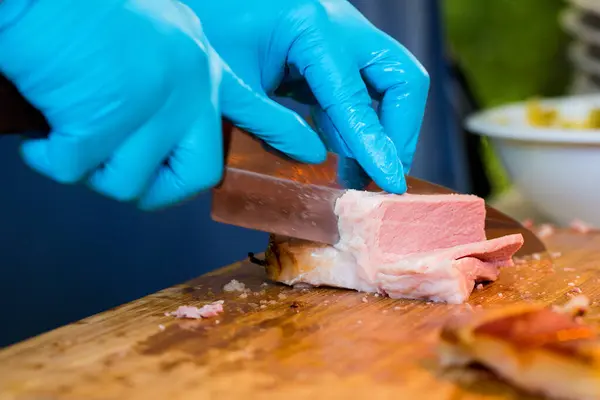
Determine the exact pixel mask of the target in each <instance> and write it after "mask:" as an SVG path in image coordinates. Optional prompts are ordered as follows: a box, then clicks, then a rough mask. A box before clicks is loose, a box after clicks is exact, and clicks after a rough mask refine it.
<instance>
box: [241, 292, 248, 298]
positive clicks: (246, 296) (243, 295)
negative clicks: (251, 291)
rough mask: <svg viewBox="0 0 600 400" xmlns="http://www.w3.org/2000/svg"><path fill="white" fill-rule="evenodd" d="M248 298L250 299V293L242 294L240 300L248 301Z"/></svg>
mask: <svg viewBox="0 0 600 400" xmlns="http://www.w3.org/2000/svg"><path fill="white" fill-rule="evenodd" d="M247 298H248V293H242V294H240V299H247Z"/></svg>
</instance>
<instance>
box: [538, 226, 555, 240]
mask: <svg viewBox="0 0 600 400" xmlns="http://www.w3.org/2000/svg"><path fill="white" fill-rule="evenodd" d="M554 232H555V229H554V225H552V224H542V225H540V227H539V228H538V230H537V232H536V233H537V235H538V237H539V238H540V239H544V238H547V237H549V236H552V235H554Z"/></svg>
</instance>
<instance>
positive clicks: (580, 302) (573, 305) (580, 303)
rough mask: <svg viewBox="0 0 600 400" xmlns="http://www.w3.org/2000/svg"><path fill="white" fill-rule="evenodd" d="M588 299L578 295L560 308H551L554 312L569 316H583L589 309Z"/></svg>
mask: <svg viewBox="0 0 600 400" xmlns="http://www.w3.org/2000/svg"><path fill="white" fill-rule="evenodd" d="M590 305H591V302H590V299H589V298H588V297H587V296H585V295H583V294H580V295H578V296H574V297H572V298H571V299H570V300H569V301H568V302H566V303H565V304H563V305H562V306H553V307H552V309H553V310H554V311H556V312H561V313H565V314H570V315H576V316H581V315H584V314H585V313H586V312H587V311H588V310H589V308H590Z"/></svg>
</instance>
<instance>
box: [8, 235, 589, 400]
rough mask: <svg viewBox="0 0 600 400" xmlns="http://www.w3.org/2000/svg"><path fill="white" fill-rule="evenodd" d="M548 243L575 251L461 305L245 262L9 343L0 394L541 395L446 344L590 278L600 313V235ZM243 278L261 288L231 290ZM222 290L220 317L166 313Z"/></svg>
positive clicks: (538, 263) (518, 269)
mask: <svg viewBox="0 0 600 400" xmlns="http://www.w3.org/2000/svg"><path fill="white" fill-rule="evenodd" d="M546 243H547V244H548V246H549V249H550V250H551V251H552V252H562V255H561V256H560V257H558V258H555V259H552V258H551V257H549V256H548V255H544V256H543V257H542V259H541V260H530V261H527V262H526V263H523V264H519V265H516V266H515V267H511V268H507V269H505V270H503V272H502V274H501V278H500V280H499V281H498V282H496V283H493V284H490V285H487V286H485V287H483V288H482V289H480V290H475V291H474V292H473V294H472V296H471V299H470V301H469V304H468V305H460V306H449V305H441V304H428V303H423V302H417V301H404V300H391V299H388V298H382V297H375V296H373V295H367V296H365V295H364V294H361V293H357V292H352V291H344V290H336V289H318V290H317V289H313V290H301V289H293V288H289V287H284V286H281V285H277V284H273V283H264V272H263V270H262V269H261V267H259V266H256V265H253V264H250V263H248V262H241V263H238V264H234V265H232V266H229V267H226V268H223V269H220V270H218V271H216V272H214V273H211V274H208V275H204V276H202V277H200V278H198V279H196V280H194V281H191V282H189V283H187V284H184V285H180V286H176V287H172V288H169V289H166V290H163V291H161V292H158V293H156V294H153V295H150V296H148V297H145V298H142V299H139V300H137V301H134V302H132V303H129V304H126V305H123V306H121V307H118V308H116V309H113V310H109V311H107V312H104V313H101V314H98V315H95V316H92V317H90V318H87V319H84V320H82V321H79V322H77V323H74V324H71V325H68V326H65V327H62V328H60V329H57V330H55V331H52V332H49V333H47V334H44V335H41V336H38V337H36V338H33V339H31V340H28V341H25V342H22V343H19V344H17V345H14V346H12V347H9V348H6V349H3V350H2V351H0V399H2V400H8V399H11V400H12V399H27V400H30V399H44V400H50V399H57V400H58V399H60V400H66V399H130V400H134V399H144V400H148V399H169V400H176V399H185V400H188V399H213V398H214V399H246V398H252V399H255V398H256V399H270V398H285V399H307V398H310V397H309V396H313V398H324V399H325V398H331V399H342V398H344V399H363V398H371V399H388V398H390V399H392V398H393V399H419V400H422V399H436V400H475V399H477V400H480V399H535V397H531V396H527V395H525V394H523V393H520V392H519V391H517V390H514V389H512V388H511V387H510V386H508V385H506V384H504V383H503V382H501V381H499V380H497V379H495V378H494V377H492V376H490V375H489V374H488V373H486V372H484V371H475V370H473V371H470V370H467V371H465V370H449V371H443V370H441V369H440V368H439V367H438V365H437V360H436V354H435V344H436V337H437V332H438V328H439V327H440V325H441V324H443V323H444V321H446V320H447V319H448V318H452V316H453V315H454V314H455V313H457V312H461V310H462V311H464V310H465V309H466V308H469V307H480V306H483V307H487V306H490V305H493V304H510V303H515V302H524V301H534V300H535V301H542V302H545V303H548V304H562V303H564V302H566V301H567V300H568V299H569V296H570V293H572V292H573V291H578V290H581V291H582V292H583V293H584V294H585V295H587V296H588V297H590V299H591V300H592V301H593V308H592V312H591V314H590V316H589V317H588V322H590V323H592V324H595V325H600V321H599V320H598V318H599V316H600V304H599V302H600V234H577V233H573V232H567V231H563V232H560V233H558V234H556V235H554V236H551V237H550V238H548V239H547V240H546ZM233 278H235V279H237V280H239V281H241V282H243V283H245V284H246V285H247V286H248V287H249V288H251V289H252V290H253V292H254V294H250V295H249V296H248V297H247V298H240V294H239V293H224V292H223V290H222V287H223V285H224V284H226V283H227V282H229V281H230V280H231V279H233ZM220 299H222V300H225V313H224V314H222V315H221V316H219V317H215V318H210V319H205V320H199V321H197V320H180V319H175V318H173V317H168V316H165V312H169V311H174V310H175V309H176V308H177V307H178V306H180V305H196V306H200V305H202V304H205V303H206V302H209V301H213V300H220ZM11 312H15V310H5V316H4V323H10V313H11ZM38 312H44V309H43V304H40V308H39V310H33V311H32V318H35V314H36V313H38Z"/></svg>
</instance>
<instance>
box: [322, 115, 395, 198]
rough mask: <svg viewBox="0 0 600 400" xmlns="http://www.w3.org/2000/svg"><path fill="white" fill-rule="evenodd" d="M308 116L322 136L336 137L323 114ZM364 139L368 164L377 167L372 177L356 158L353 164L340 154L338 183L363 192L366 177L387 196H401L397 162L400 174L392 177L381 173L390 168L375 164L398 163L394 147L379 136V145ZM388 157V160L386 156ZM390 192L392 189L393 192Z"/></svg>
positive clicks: (387, 139) (328, 120)
mask: <svg viewBox="0 0 600 400" xmlns="http://www.w3.org/2000/svg"><path fill="white" fill-rule="evenodd" d="M311 116H312V119H313V121H314V122H315V125H316V126H317V129H318V130H319V132H320V133H321V134H322V135H323V136H331V135H339V133H338V131H337V129H336V127H335V125H334V124H333V122H332V121H331V119H330V118H329V115H327V113H326V112H325V111H323V110H322V109H321V108H320V107H313V108H312V109H311ZM364 139H365V148H364V150H366V151H369V149H371V151H372V153H371V156H372V160H373V163H374V165H375V166H376V167H377V169H376V172H375V173H372V172H369V171H367V170H366V169H365V168H364V164H360V160H359V159H358V157H356V160H355V161H353V159H352V158H351V157H345V156H343V153H342V154H340V156H339V157H338V158H339V161H338V179H339V181H340V183H341V184H343V185H345V186H346V187H349V188H351V189H357V190H360V189H363V188H364V186H366V185H367V184H368V183H369V182H367V178H366V176H370V178H371V179H372V180H373V181H374V182H375V183H376V184H377V185H378V186H379V187H380V188H381V189H383V190H385V191H387V192H390V193H400V194H401V193H404V192H405V191H406V181H405V179H404V169H403V166H402V163H401V162H399V161H398V162H396V163H395V167H397V168H400V171H399V172H398V173H397V174H396V173H392V174H385V173H382V172H381V171H389V170H390V169H391V168H393V167H389V166H385V165H381V164H378V163H381V162H385V160H388V159H391V160H398V158H397V156H396V147H395V145H394V143H393V142H392V140H391V139H390V138H389V137H387V136H386V135H381V136H380V141H379V143H376V144H372V143H369V138H368V137H366V138H364ZM390 155H391V156H390ZM400 175H401V176H402V180H401V181H398V180H397V179H398V176H400ZM390 187H391V188H393V189H395V191H394V192H392V191H391V189H390Z"/></svg>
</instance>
